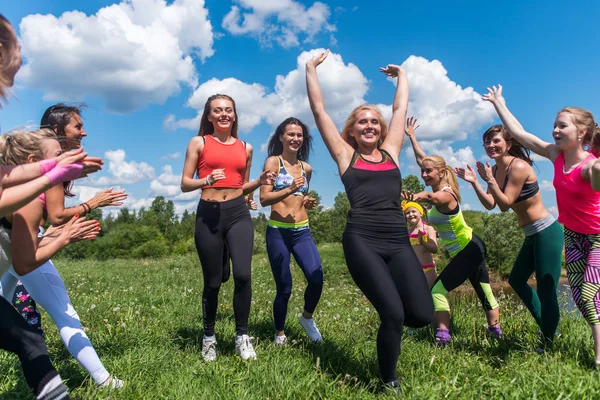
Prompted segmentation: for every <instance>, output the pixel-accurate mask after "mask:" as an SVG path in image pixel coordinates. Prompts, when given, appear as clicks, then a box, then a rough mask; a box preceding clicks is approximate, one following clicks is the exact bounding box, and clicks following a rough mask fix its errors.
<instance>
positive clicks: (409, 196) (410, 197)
mask: <svg viewBox="0 0 600 400" xmlns="http://www.w3.org/2000/svg"><path fill="white" fill-rule="evenodd" d="M402 198H403V199H405V200H406V201H414V198H415V194H414V193H413V192H411V191H410V190H403V191H402Z"/></svg>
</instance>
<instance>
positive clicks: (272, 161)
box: [265, 156, 279, 169]
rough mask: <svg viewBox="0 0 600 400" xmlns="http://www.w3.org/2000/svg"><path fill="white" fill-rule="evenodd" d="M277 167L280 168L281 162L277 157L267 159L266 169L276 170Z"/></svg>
mask: <svg viewBox="0 0 600 400" xmlns="http://www.w3.org/2000/svg"><path fill="white" fill-rule="evenodd" d="M277 166H279V160H278V159H277V156H270V157H267V159H266V160H265V169H274V168H275V167H277Z"/></svg>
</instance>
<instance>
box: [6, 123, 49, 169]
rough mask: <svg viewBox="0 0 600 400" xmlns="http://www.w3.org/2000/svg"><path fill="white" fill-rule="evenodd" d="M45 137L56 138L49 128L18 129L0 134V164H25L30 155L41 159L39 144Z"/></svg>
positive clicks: (41, 151) (42, 151) (42, 155)
mask: <svg viewBox="0 0 600 400" xmlns="http://www.w3.org/2000/svg"><path fill="white" fill-rule="evenodd" d="M45 139H54V140H58V137H57V136H56V133H54V131H53V130H51V129H36V130H32V131H27V130H18V131H12V132H9V133H7V134H4V135H2V136H0V153H1V154H0V164H4V165H21V164H27V163H28V162H29V161H28V157H29V156H30V155H33V156H34V157H35V158H36V160H38V161H40V160H43V159H44V149H43V148H42V146H41V144H42V141H43V140H45Z"/></svg>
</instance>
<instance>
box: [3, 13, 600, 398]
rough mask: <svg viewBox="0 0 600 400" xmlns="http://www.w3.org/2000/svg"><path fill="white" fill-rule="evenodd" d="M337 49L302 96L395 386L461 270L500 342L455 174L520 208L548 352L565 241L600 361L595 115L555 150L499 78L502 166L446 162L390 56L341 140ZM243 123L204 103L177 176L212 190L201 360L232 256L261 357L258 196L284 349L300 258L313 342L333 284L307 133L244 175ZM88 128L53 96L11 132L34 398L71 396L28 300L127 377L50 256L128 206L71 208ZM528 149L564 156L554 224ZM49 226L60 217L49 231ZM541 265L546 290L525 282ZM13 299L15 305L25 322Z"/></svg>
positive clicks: (9, 293)
mask: <svg viewBox="0 0 600 400" xmlns="http://www.w3.org/2000/svg"><path fill="white" fill-rule="evenodd" d="M0 25H1V26H0V68H1V69H0V96H1V97H2V98H3V99H4V100H5V99H6V96H7V92H6V90H7V88H9V87H10V86H12V83H13V79H14V76H15V74H16V73H17V71H18V69H19V67H20V65H21V56H20V52H19V45H18V42H17V37H16V35H15V32H14V30H13V28H12V26H11V25H10V23H9V22H8V21H7V20H6V19H4V18H3V17H2V16H0ZM327 56H328V52H325V53H322V54H318V55H316V56H314V57H313V58H312V59H310V60H309V61H308V62H307V63H306V84H307V92H308V99H309V103H310V108H311V110H312V113H313V116H314V119H315V123H316V126H317V128H318V131H319V133H320V135H321V137H322V139H323V141H324V143H325V145H326V147H327V149H328V151H329V153H330V155H331V157H332V158H333V160H334V161H335V163H336V165H337V167H338V171H339V175H340V177H341V180H342V183H343V184H344V187H345V190H346V193H347V195H348V199H349V202H350V211H349V213H348V218H347V224H346V228H345V230H344V233H343V239H342V244H343V250H344V255H345V259H346V263H347V266H348V270H349V272H350V274H351V276H352V278H353V280H354V282H355V283H356V285H357V286H358V287H359V288H360V289H361V290H362V292H363V293H364V294H365V296H366V297H367V299H368V300H369V301H370V302H371V303H372V304H373V306H374V307H375V309H376V310H377V312H378V314H379V318H380V326H379V331H378V334H377V355H378V362H379V371H380V376H381V380H382V382H383V384H384V388H386V390H391V391H392V392H398V391H399V389H400V384H399V381H398V378H397V374H396V366H397V361H398V358H399V355H400V350H401V345H402V333H403V328H404V325H406V326H409V327H414V328H419V327H425V326H427V325H429V324H430V323H431V322H432V318H434V319H435V321H434V324H435V341H436V344H437V345H438V346H447V345H449V344H450V343H451V334H450V330H449V327H450V305H449V301H448V293H449V292H450V291H452V290H454V289H455V288H457V287H458V286H459V285H461V284H463V283H464V282H465V281H466V280H467V279H468V280H469V281H470V282H471V284H472V285H473V288H474V290H475V292H476V294H477V296H478V297H479V300H480V301H481V304H482V306H483V309H484V311H485V314H486V318H487V322H488V327H487V335H488V336H490V337H494V338H497V339H501V338H502V330H501V328H500V324H499V322H500V321H499V305H498V302H497V301H496V299H495V297H494V295H493V293H492V290H491V288H490V281H489V275H488V271H487V267H486V260H485V253H486V250H485V244H484V242H483V241H482V240H481V238H479V237H478V236H477V235H475V234H474V233H473V230H472V229H471V227H469V226H468V225H467V223H466V222H465V219H464V216H463V214H462V210H461V195H460V191H459V187H458V182H457V177H458V178H460V179H463V180H465V181H466V182H468V183H470V184H471V185H472V186H473V189H474V190H475V192H476V194H477V197H478V198H479V200H480V201H481V203H482V204H483V206H484V207H485V208H487V209H490V210H491V209H493V208H494V207H495V206H496V205H498V207H499V208H500V210H501V211H507V210H509V209H512V210H513V211H514V212H515V213H516V215H517V218H518V222H519V225H520V226H521V227H522V229H523V232H524V234H525V241H524V243H523V246H522V248H521V250H520V252H519V255H518V257H517V259H516V261H515V265H514V267H513V270H512V272H511V274H510V278H509V282H510V284H511V286H512V287H513V288H514V289H515V291H516V293H517V294H518V295H519V296H520V297H521V299H522V300H523V302H524V303H525V305H526V306H527V308H528V309H529V311H530V312H531V314H532V316H533V318H534V319H535V321H536V323H537V324H538V326H539V328H540V331H541V338H540V351H543V350H544V349H545V348H546V347H547V346H548V345H550V344H552V342H553V340H554V338H555V336H556V329H557V326H558V321H559V305H558V301H557V283H558V280H559V278H560V273H561V263H562V250H563V246H564V248H565V252H566V269H567V274H568V279H569V283H570V286H571V289H572V292H573V298H574V300H575V302H576V304H577V306H578V308H579V309H580V311H581V313H582V314H583V315H584V317H585V318H586V320H587V321H588V323H589V324H590V326H591V328H592V334H593V338H594V345H595V348H594V350H595V354H596V364H599V365H600V320H599V314H600V269H599V268H600V264H599V263H600V262H599V261H598V260H600V254H598V252H599V251H600V161H599V160H598V159H597V155H598V154H599V153H600V129H599V128H598V125H597V123H596V122H595V121H594V118H593V116H592V114H591V113H589V112H588V111H586V110H583V109H580V108H576V107H566V108H564V109H563V110H561V111H560V112H559V113H558V115H557V118H556V120H555V122H554V130H553V139H554V143H553V144H552V143H548V142H545V141H543V140H542V139H540V138H538V137H537V136H534V135H532V134H530V133H528V132H526V131H525V130H524V128H523V127H522V126H521V124H520V123H519V122H518V121H517V120H516V118H515V117H514V116H513V115H512V114H511V113H510V111H509V110H508V108H507V106H506V103H505V100H504V98H503V97H502V87H501V86H498V87H493V88H491V89H488V93H487V94H486V95H484V96H483V99H484V100H485V101H488V102H490V103H491V104H492V105H493V106H494V107H495V109H496V111H497V113H498V115H499V117H500V119H501V120H502V125H495V126H492V127H491V128H489V129H488V130H487V131H486V132H485V133H484V134H483V146H484V149H485V151H486V154H487V155H488V156H489V157H490V158H491V159H493V160H494V161H495V165H494V166H493V167H492V166H490V164H489V163H486V164H482V163H477V166H476V169H477V170H476V171H475V170H474V169H473V168H471V167H470V166H467V167H466V168H452V167H451V166H449V165H447V164H446V162H445V160H444V159H443V158H441V157H439V156H435V155H427V154H426V153H425V152H424V151H423V149H422V148H421V146H420V145H419V143H418V140H417V137H416V131H417V129H418V125H417V120H416V119H414V118H412V117H411V118H408V119H407V108H408V99H409V86H408V78H407V74H406V72H405V71H404V70H403V69H402V68H401V67H399V66H397V65H388V66H387V67H385V68H381V72H382V73H384V74H385V75H387V76H389V77H392V78H395V79H397V86H396V92H395V96H394V101H393V105H392V110H393V113H392V118H391V121H390V123H389V125H388V124H387V123H386V121H385V120H384V118H383V116H382V114H381V112H380V110H379V109H378V108H377V107H375V106H372V105H363V106H359V107H357V108H356V109H354V110H353V111H352V113H351V114H350V116H349V117H348V119H347V120H346V123H345V125H344V127H343V129H342V131H341V134H340V132H338V129H337V127H336V125H335V123H334V122H333V121H332V119H331V118H330V117H329V115H328V114H327V112H326V110H325V105H324V100H323V96H322V93H321V89H320V86H319V81H318V76H317V67H318V66H319V65H320V64H321V63H323V62H324V61H325V59H326V58H327ZM237 131H238V115H237V111H236V105H235V101H234V99H232V98H231V97H229V96H227V95H222V94H217V95H214V96H211V97H209V98H208V100H207V102H206V104H205V107H204V111H203V114H202V118H201V122H200V129H199V133H198V135H197V136H195V137H194V138H192V140H191V141H190V143H189V145H188V148H187V153H186V157H185V164H184V169H183V174H182V180H181V189H182V191H184V192H189V191H194V190H198V189H201V198H200V201H199V204H198V208H197V212H196V231H195V244H196V248H197V251H198V256H199V259H200V264H201V267H202V272H203V278H204V288H203V292H202V312H203V325H204V336H203V340H202V356H203V358H204V359H205V360H206V361H213V360H215V359H216V358H217V355H218V352H217V339H216V335H215V320H216V314H217V306H218V294H219V290H220V287H221V285H222V283H223V282H225V281H226V280H227V279H229V276H230V266H231V273H232V275H233V281H234V294H233V310H234V315H235V325H236V339H235V349H236V352H237V353H238V354H239V355H240V356H241V358H242V359H244V360H248V359H256V357H257V356H256V352H255V350H254V347H253V345H252V342H251V339H250V336H249V335H248V318H249V314H250V305H251V303H252V301H251V296H252V286H251V260H252V249H253V240H254V230H253V226H252V220H251V218H250V213H249V208H252V207H253V206H255V204H254V202H253V200H249V199H250V198H251V194H252V193H253V192H254V191H256V190H257V189H259V190H260V203H261V204H262V205H263V206H270V207H271V215H270V219H269V222H268V226H267V228H266V246H267V254H268V258H269V261H270V264H271V269H272V273H273V278H274V281H275V286H276V295H275V299H274V301H273V319H274V331H275V333H274V340H273V343H274V344H275V345H278V346H284V345H285V344H286V342H287V339H286V335H285V322H286V315H287V308H288V301H289V298H290V296H291V293H292V290H291V289H292V274H291V271H290V259H291V256H292V255H293V256H294V258H295V260H296V263H297V264H298V266H299V267H300V268H301V270H302V272H303V273H304V276H305V278H306V281H307V286H306V290H305V292H304V310H303V313H302V314H301V316H300V319H299V323H300V324H301V326H302V327H303V328H304V329H305V331H306V333H307V336H308V337H309V339H310V340H311V341H313V342H320V341H322V336H321V333H320V332H319V329H318V328H317V326H316V323H315V320H314V318H313V313H314V312H315V310H316V308H317V305H318V302H319V299H320V297H321V293H322V288H323V269H322V265H321V261H320V257H319V254H318V251H317V248H316V246H315V243H314V241H313V239H312V236H311V233H310V228H309V221H308V213H307V210H310V209H311V208H312V207H314V206H315V204H316V201H315V199H314V198H311V197H310V196H309V192H308V188H309V183H310V179H311V176H312V167H311V166H310V164H308V162H307V161H308V158H309V154H310V149H311V142H312V137H311V135H310V133H309V130H308V128H307V126H306V125H305V124H304V123H302V122H301V121H300V120H298V119H296V118H293V117H291V118H288V119H286V120H284V121H283V122H282V123H281V124H280V125H279V126H278V127H277V129H276V130H275V133H274V134H273V135H272V137H271V138H270V140H269V143H268V158H267V160H266V161H265V164H264V168H263V172H262V173H261V175H260V176H259V177H258V178H257V179H254V180H250V170H251V163H252V153H253V148H252V146H251V145H250V144H248V143H246V142H244V141H242V140H240V139H239V138H238V132H237ZM85 136H86V132H85V130H84V129H83V122H82V120H81V112H80V109H79V108H76V107H70V106H65V105H63V104H58V105H55V106H53V107H50V108H49V109H48V110H46V112H45V113H44V116H43V117H42V121H41V129H39V130H34V131H29V132H26V131H20V132H12V133H10V134H5V135H4V136H2V137H1V138H0V153H1V156H0V164H1V165H0V183H1V185H2V193H1V196H0V217H2V218H1V219H0V247H1V248H0V277H1V278H2V285H1V292H2V297H3V298H0V347H1V348H2V349H5V350H8V351H11V352H13V353H15V354H17V355H18V356H19V359H20V362H21V365H22V367H23V372H24V375H25V378H26V380H27V383H28V385H29V386H30V388H31V389H32V391H33V392H34V394H35V396H36V397H37V398H39V399H65V398H68V395H67V392H66V387H65V386H64V385H63V384H62V381H61V379H60V377H59V376H58V373H57V372H56V370H55V369H54V367H53V366H52V363H51V361H50V357H49V355H48V352H47V349H46V346H45V343H44V339H43V336H42V331H41V329H40V326H39V324H37V322H38V321H37V319H38V318H35V317H34V318H31V317H30V316H28V315H27V314H28V313H29V312H30V311H31V310H32V309H33V308H35V307H34V305H35V302H37V303H38V304H39V305H40V306H41V307H43V308H44V309H45V310H46V312H47V313H48V315H49V316H50V318H51V319H52V320H53V321H54V322H55V324H56V326H57V328H58V329H59V332H60V335H61V338H62V339H63V341H64V343H65V345H66V346H67V349H68V350H69V352H70V353H71V354H72V355H73V357H75V358H76V359H77V360H78V361H79V363H80V364H81V365H82V366H83V367H84V369H85V370H86V371H87V372H88V373H89V374H90V375H91V377H92V378H93V379H94V381H95V382H96V383H97V384H98V385H100V386H106V387H110V388H120V387H122V386H123V385H124V383H123V381H121V380H119V379H118V378H116V377H113V376H111V375H110V374H109V373H108V372H107V370H106V369H105V368H104V366H103V365H102V363H101V362H100V360H99V358H98V355H97V354H96V352H95V350H94V348H93V346H92V344H91V342H90V340H89V339H88V337H87V335H86V334H85V332H84V331H83V329H82V327H81V324H80V322H79V317H78V315H77V312H76V311H75V309H74V307H73V305H72V304H71V301H70V299H69V296H68V294H67V291H66V288H65V285H64V282H63V281H62V279H61V277H60V274H59V273H58V271H57V270H56V268H55V267H54V264H53V263H52V261H51V257H52V256H53V255H54V254H55V253H56V252H57V251H59V250H60V249H62V248H64V247H65V246H66V245H68V244H69V243H72V242H75V241H79V240H93V239H94V238H95V237H96V236H97V235H98V233H99V230H100V227H99V224H98V222H97V221H94V220H86V218H84V217H83V216H84V215H85V214H87V213H89V212H90V211H91V210H93V209H95V208H98V207H104V206H118V205H120V204H122V201H123V200H124V199H125V198H126V197H127V194H126V193H125V192H124V191H114V190H112V189H108V190H105V191H102V192H100V193H99V194H98V195H96V196H95V197H94V198H92V199H91V200H89V201H87V202H84V203H83V204H81V205H79V206H76V207H71V208H65V206H64V201H65V197H66V196H67V197H68V196H72V192H71V190H72V181H73V180H74V179H77V178H80V177H84V176H87V175H89V174H91V173H94V172H96V171H98V170H100V169H101V166H102V160H101V159H99V158H95V157H88V156H87V154H86V153H85V152H83V149H82V148H81V139H82V138H83V137H85ZM405 137H408V138H409V140H410V142H411V144H412V147H413V150H414V154H415V158H416V162H417V164H418V166H419V167H420V169H421V177H422V178H423V181H424V182H425V184H426V185H427V186H429V187H430V188H431V191H423V192H420V193H410V192H407V191H402V179H401V174H400V169H399V158H400V152H401V149H402V144H403V141H404V138H405ZM530 151H533V152H534V153H536V154H538V155H540V156H542V157H546V158H548V159H550V160H551V161H552V162H553V164H554V169H555V173H554V186H555V188H556V193H557V204H558V212H559V217H558V221H555V220H554V218H553V217H552V216H551V214H550V213H549V212H548V211H547V210H546V209H545V207H544V206H543V203H542V198H541V193H540V190H539V185H538V181H537V177H536V175H535V172H534V170H533V168H532V159H531V157H530ZM478 175H479V177H480V178H481V179H483V180H484V181H485V182H486V183H487V190H485V189H484V188H483V187H482V186H481V184H480V183H479V179H478ZM403 199H404V200H403ZM46 221H48V222H49V223H50V227H49V228H48V230H46V231H45V232H44V230H43V228H42V226H45V225H46ZM560 224H562V225H563V227H564V229H563V227H561V225H560ZM438 241H439V242H440V243H441V245H442V246H443V248H444V249H445V251H447V252H448V254H449V255H450V257H451V261H450V263H449V264H448V265H447V267H446V268H445V269H444V270H443V271H442V272H441V273H440V274H439V276H438V275H437V273H436V270H435V263H434V258H433V254H434V253H436V252H437V251H438ZM534 273H535V277H536V281H537V287H536V290H533V288H532V287H530V286H529V285H528V283H527V282H528V279H529V278H530V277H531V275H532V274H534ZM19 281H20V282H19ZM18 285H20V286H18ZM6 299H8V300H13V302H14V304H15V306H17V307H21V314H24V315H23V316H22V315H21V314H20V313H19V312H18V311H17V310H16V309H15V308H14V307H13V306H11V304H10V303H9V301H7V300H6ZM24 302H27V306H26V307H23V304H24ZM24 308H26V309H27V310H24ZM23 317H26V318H27V320H28V321H26V319H25V318H23ZM28 322H30V324H28ZM36 325H37V326H36Z"/></svg>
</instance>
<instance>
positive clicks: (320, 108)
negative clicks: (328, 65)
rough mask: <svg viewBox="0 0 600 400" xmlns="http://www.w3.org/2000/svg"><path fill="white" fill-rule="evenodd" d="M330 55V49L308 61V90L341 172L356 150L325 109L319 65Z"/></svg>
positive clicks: (332, 155) (313, 111) (326, 142)
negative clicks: (347, 141)
mask: <svg viewBox="0 0 600 400" xmlns="http://www.w3.org/2000/svg"><path fill="white" fill-rule="evenodd" d="M328 55H329V50H327V51H326V52H324V53H321V54H318V55H316V56H314V57H313V58H311V59H310V60H308V62H307V63H306V91H307V93H308V102H309V103H310V109H311V111H312V113H313V116H314V118H315V123H316V125H317V129H318V130H319V133H320V134H321V137H322V138H323V141H324V142H325V146H327V150H329V154H331V157H332V158H333V160H334V161H335V162H336V164H337V165H338V168H339V169H340V172H342V171H341V170H342V168H343V169H344V170H345V168H346V167H347V166H348V164H349V163H350V160H351V158H352V154H353V151H354V150H353V149H352V147H351V146H350V145H349V144H348V143H346V142H345V141H344V139H342V137H341V136H340V134H339V132H338V130H337V127H336V126H335V123H334V122H333V120H332V119H331V117H330V116H329V114H327V112H326V111H325V103H324V101H323V93H321V86H320V85H319V79H318V77H317V67H318V66H319V65H320V64H321V63H322V62H323V61H325V59H326V58H327V56H328Z"/></svg>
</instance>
